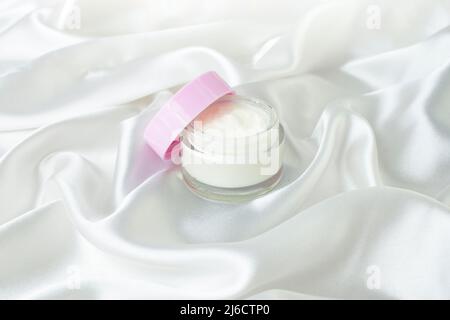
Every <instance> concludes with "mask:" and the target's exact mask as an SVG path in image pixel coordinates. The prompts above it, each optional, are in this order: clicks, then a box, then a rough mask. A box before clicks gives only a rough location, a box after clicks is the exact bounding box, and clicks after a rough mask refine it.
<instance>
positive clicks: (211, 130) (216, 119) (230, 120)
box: [195, 100, 271, 138]
mask: <svg viewBox="0 0 450 320" xmlns="http://www.w3.org/2000/svg"><path fill="white" fill-rule="evenodd" d="M195 121H200V122H201V123H202V127H203V131H204V132H205V133H206V134H208V135H220V136H225V137H230V138H233V137H236V138H237V137H248V136H251V135H255V134H257V133H261V132H264V131H265V130H267V128H268V127H269V126H270V124H271V115H270V113H268V112H267V111H266V110H264V109H262V108H260V107H258V106H255V105H253V104H251V103H249V102H247V101H239V100H237V101H235V100H225V101H221V100H219V101H217V102H216V103H214V104H212V105H211V106H209V107H208V108H207V109H206V110H205V111H203V112H202V113H201V114H200V115H199V116H198V117H197V119H196V120H195Z"/></svg>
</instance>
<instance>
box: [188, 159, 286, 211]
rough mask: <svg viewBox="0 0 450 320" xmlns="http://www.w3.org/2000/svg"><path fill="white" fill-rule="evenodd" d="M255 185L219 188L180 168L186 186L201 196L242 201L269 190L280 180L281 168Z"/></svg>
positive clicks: (226, 200) (219, 199)
mask: <svg viewBox="0 0 450 320" xmlns="http://www.w3.org/2000/svg"><path fill="white" fill-rule="evenodd" d="M282 169H283V168H280V170H278V172H277V173H276V174H275V175H273V176H271V177H270V178H268V179H267V180H264V181H262V182H260V183H258V184H256V185H252V186H248V187H242V188H221V187H215V186H211V185H208V184H205V183H203V182H200V181H198V180H197V179H195V178H194V177H192V176H191V175H190V174H189V173H188V172H187V171H186V170H184V168H183V167H182V168H181V172H182V175H183V180H184V182H185V183H186V185H187V186H188V188H189V189H190V190H191V191H192V192H193V193H195V194H196V195H198V196H200V197H201V198H204V199H207V200H213V201H219V202H230V203H232V202H244V201H249V200H252V199H255V198H258V197H260V196H262V195H264V194H266V193H268V192H269V191H271V190H272V189H273V188H274V187H275V186H276V185H277V184H278V182H279V181H280V180H281V176H282V172H283V170H282Z"/></svg>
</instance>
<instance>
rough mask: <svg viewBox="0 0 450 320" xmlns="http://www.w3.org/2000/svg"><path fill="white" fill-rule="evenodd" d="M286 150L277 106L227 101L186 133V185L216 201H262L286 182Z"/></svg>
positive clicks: (183, 138) (237, 99)
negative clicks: (275, 107) (280, 184)
mask: <svg viewBox="0 0 450 320" xmlns="http://www.w3.org/2000/svg"><path fill="white" fill-rule="evenodd" d="M283 144H284V130H283V127H282V125H281V124H280V122H279V119H278V115H277V113H276V112H275V110H274V109H273V108H272V107H271V106H269V105H268V104H267V103H265V102H263V101H261V100H259V99H254V98H249V97H245V96H240V95H226V96H224V97H222V98H220V99H219V100H217V101H216V102H214V103H213V104H212V105H210V106H209V107H208V108H207V109H206V110H204V111H203V112H202V113H201V114H199V115H198V116H197V117H196V118H195V119H194V120H193V121H192V122H191V123H190V124H189V125H188V126H187V127H186V128H185V129H184V130H183V132H182V134H181V145H180V147H181V154H180V156H181V157H180V160H181V167H182V174H183V179H184V181H185V182H186V184H187V185H188V187H189V188H190V189H191V190H192V191H193V192H194V193H196V194H198V195H200V196H201V197H204V198H207V199H211V200H219V201H229V202H235V201H244V200H249V199H252V198H255V197H258V196H261V195H263V194H265V193H267V192H268V191H270V190H272V189H273V188H274V187H275V185H276V184H277V183H278V182H279V181H280V178H281V174H282V167H283V161H282V160H283V159H282V149H283Z"/></svg>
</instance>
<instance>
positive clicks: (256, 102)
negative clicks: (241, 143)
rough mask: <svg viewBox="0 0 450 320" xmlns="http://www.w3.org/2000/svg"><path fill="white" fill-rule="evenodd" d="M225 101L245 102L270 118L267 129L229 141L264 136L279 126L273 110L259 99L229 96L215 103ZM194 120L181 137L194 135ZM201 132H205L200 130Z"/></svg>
mask: <svg viewBox="0 0 450 320" xmlns="http://www.w3.org/2000/svg"><path fill="white" fill-rule="evenodd" d="M226 101H240V102H245V103H248V104H250V105H252V106H256V107H258V108H261V109H264V110H265V111H266V112H267V114H268V115H269V117H270V121H269V124H268V125H267V127H266V128H265V129H263V130H260V131H258V132H255V133H252V134H249V135H246V136H244V137H234V138H230V139H242V138H245V139H250V138H253V137H257V136H259V135H261V134H265V133H266V132H268V131H270V130H273V129H276V128H277V127H278V126H279V118H278V114H277V112H276V111H275V109H274V108H273V107H272V106H271V105H269V104H268V103H266V102H265V101H263V100H261V99H257V98H253V97H248V96H244V95H238V94H229V95H225V96H223V97H221V98H220V99H218V100H217V101H216V102H214V103H217V102H226ZM214 103H213V104H214ZM195 121H196V119H194V120H193V121H191V122H190V123H189V124H188V125H187V126H186V128H184V130H183V132H182V135H183V136H185V135H186V134H192V133H194V123H195ZM201 132H202V133H203V132H205V131H204V130H203V128H202V130H201Z"/></svg>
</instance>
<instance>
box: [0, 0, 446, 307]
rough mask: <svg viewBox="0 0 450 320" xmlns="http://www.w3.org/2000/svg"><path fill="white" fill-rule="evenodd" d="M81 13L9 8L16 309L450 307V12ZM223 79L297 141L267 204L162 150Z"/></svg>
mask: <svg viewBox="0 0 450 320" xmlns="http://www.w3.org/2000/svg"><path fill="white" fill-rule="evenodd" d="M74 4H75V6H77V7H78V9H79V13H80V17H81V20H80V25H79V28H66V27H65V26H63V28H61V27H60V26H58V23H59V22H60V18H61V15H62V14H63V13H62V12H64V10H65V8H66V7H67V1H58V0H0V156H1V158H0V298H4V299H5V298H6V299H16V298H26V299H47V298H62V299H64V298H72V299H76V298H85V299H109V298H111V299H116V298H143V299H147V298H148V299H154V298H158V299H175V298H185V299H216V298H218V299H228V298H261V299H266V298H268V299H273V298H293V299H305V298H306V299H311V298H375V299H376V298H393V299H410V298H450V207H449V206H450V1H439V0H432V1H430V0H423V1H410V0H396V1H389V0H386V1H377V0H371V1H361V0H349V1H313V0H303V1H287V0H277V1H242V0H231V1H230V0H222V1H206V0H205V1H200V0H196V1H168V0H160V1H144V0H142V1H139V0H80V1H75V2H74ZM373 19H375V20H373ZM372 20H373V21H372ZM371 23H372V24H371ZM373 23H374V24H373ZM377 23H378V25H377ZM208 70H216V71H217V72H218V73H219V74H220V75H221V76H222V77H224V78H225V79H226V80H227V81H228V82H230V84H232V85H233V86H236V88H237V90H238V91H239V92H240V93H242V94H245V95H251V96H255V97H258V98H261V99H264V100H266V101H268V102H269V103H270V104H272V105H273V106H274V107H275V108H276V109H277V110H278V112H279V114H280V117H281V121H282V123H283V124H284V126H285V129H286V134H287V151H286V157H285V172H284V177H283V179H282V181H281V184H280V185H279V186H278V187H277V188H276V190H275V191H273V192H271V193H270V194H268V195H266V196H264V197H262V198H260V199H257V200H254V201H251V202H248V203H244V204H238V205H230V204H220V203H213V202H208V201H205V200H202V199H200V198H198V197H196V196H195V195H193V194H192V193H191V192H190V191H189V190H188V189H187V188H186V187H185V185H184V183H183V181H182V180H181V179H180V174H179V170H178V168H176V167H173V166H171V165H170V164H169V163H163V162H162V161H160V160H159V159H158V158H157V156H156V155H155V154H154V153H153V151H151V150H150V149H149V148H148V147H147V146H146V145H145V144H144V142H143V139H142V135H143V130H144V127H145V125H146V123H147V122H148V120H149V119H150V118H151V117H152V115H153V113H154V112H155V110H157V109H158V108H159V107H160V106H161V104H162V103H164V101H166V100H167V99H168V97H169V96H170V94H171V92H172V93H173V92H174V90H176V89H177V88H178V86H180V85H182V84H183V83H185V82H186V81H188V80H190V79H192V78H193V77H195V76H197V75H199V74H200V73H202V72H205V71H208Z"/></svg>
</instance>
